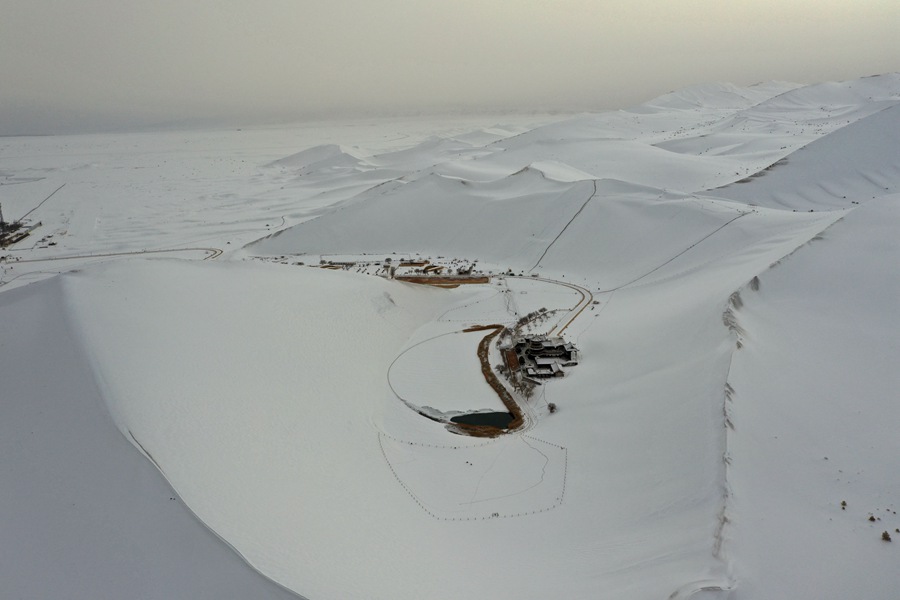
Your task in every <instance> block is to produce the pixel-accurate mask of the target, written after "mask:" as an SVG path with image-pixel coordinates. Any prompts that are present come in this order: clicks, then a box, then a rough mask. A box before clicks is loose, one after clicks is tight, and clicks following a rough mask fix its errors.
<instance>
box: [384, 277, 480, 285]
mask: <svg viewBox="0 0 900 600" xmlns="http://www.w3.org/2000/svg"><path fill="white" fill-rule="evenodd" d="M394 279H396V280H397V281H405V282H407V283H418V284H420V285H434V286H437V287H457V286H460V285H467V284H472V283H490V282H491V278H490V277H489V276H487V275H472V276H469V275H464V276H451V275H447V276H440V275H398V276H396V277H394Z"/></svg>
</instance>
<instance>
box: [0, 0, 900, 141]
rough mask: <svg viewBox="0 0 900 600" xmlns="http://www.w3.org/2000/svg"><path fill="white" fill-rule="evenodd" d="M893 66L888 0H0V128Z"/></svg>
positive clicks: (579, 103) (898, 51) (281, 113)
mask: <svg viewBox="0 0 900 600" xmlns="http://www.w3.org/2000/svg"><path fill="white" fill-rule="evenodd" d="M897 70H900V0H540V1H539V0H477V1H475V0H442V1H435V0H418V1H412V0H330V1H325V0H253V1H251V0H178V1H175V0H142V1H140V2H138V1H136V0H0V134H10V133H46V132H54V131H74V130H91V129H106V128H120V127H128V128H132V127H142V126H145V125H147V124H151V123H155V122H170V121H182V120H189V119H203V118H209V119H213V120H222V119H226V120H234V121H235V122H242V123H251V122H254V121H270V120H273V119H277V118H289V117H301V118H302V117H310V116H332V115H336V116H340V115H350V114H373V113H388V114H393V113H407V112H411V111H420V110H423V111H439V110H441V109H457V108H470V109H472V110H486V109H487V110H496V109H575V110H587V109H605V108H619V107H625V106H628V105H630V104H634V103H637V102H640V101H643V100H646V99H649V98H651V97H653V96H656V95H658V94H660V93H663V92H666V91H668V90H671V89H677V88H681V87H684V86H687V85H691V84H694V83H703V82H711V81H730V82H733V83H736V84H740V85H746V84H750V83H754V82H757V81H761V80H771V79H780V80H789V81H798V82H816V81H826V80H841V79H849V78H854V77H858V76H861V75H867V74H873V73H883V72H888V71H897Z"/></svg>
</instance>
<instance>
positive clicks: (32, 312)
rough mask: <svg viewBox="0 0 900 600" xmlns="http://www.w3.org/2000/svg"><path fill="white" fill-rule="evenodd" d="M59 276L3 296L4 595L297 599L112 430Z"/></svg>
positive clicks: (0, 554) (0, 452)
mask: <svg viewBox="0 0 900 600" xmlns="http://www.w3.org/2000/svg"><path fill="white" fill-rule="evenodd" d="M62 287H63V286H62V285H61V281H60V280H59V279H55V280H51V281H46V282H41V283H38V284H35V285H33V286H28V287H27V288H23V289H19V290H13V291H11V292H8V293H4V294H2V295H0V313H2V315H3V318H2V319H0V364H2V368H3V378H2V383H0V392H2V394H0V481H2V485H0V506H2V507H3V510H2V517H0V539H2V540H3V542H2V543H0V581H2V582H3V584H2V589H3V592H2V595H3V596H4V597H6V598H148V599H150V598H154V599H159V600H163V599H166V598H185V597H189V598H209V599H216V598H233V599H235V600H238V599H244V598H272V599H275V598H280V599H285V598H296V597H297V596H296V595H295V594H293V593H291V592H289V591H287V590H285V589H283V588H281V587H280V586H278V585H276V584H275V583H273V582H271V581H269V580H267V579H265V578H264V577H262V576H260V575H259V573H257V572H256V571H254V570H253V569H251V568H250V567H249V566H248V565H247V564H246V563H245V562H244V561H243V560H242V559H241V558H240V557H239V555H238V554H236V553H235V552H233V551H232V549H231V548H229V547H228V546H227V545H225V544H224V543H222V540H220V539H219V538H217V537H216V536H215V535H213V534H212V533H211V532H210V531H209V530H208V529H207V528H206V527H204V525H203V524H202V523H201V522H200V521H198V520H197V519H196V518H195V517H194V515H193V514H191V512H190V510H189V509H188V508H187V507H185V505H184V504H183V503H182V502H181V501H180V500H179V499H178V497H177V496H176V494H175V493H174V492H173V491H172V489H171V488H170V487H169V485H168V484H167V483H166V482H165V480H164V479H163V478H162V477H160V474H159V472H158V471H157V469H156V467H154V465H153V464H152V463H151V462H150V461H148V460H145V459H144V457H142V456H140V455H139V454H138V453H136V452H135V450H134V448H133V447H132V446H131V444H130V442H131V440H129V439H126V437H123V436H122V435H121V434H120V433H119V432H118V431H117V430H116V428H115V425H114V424H113V422H112V420H111V419H110V417H109V413H108V411H107V409H106V406H105V405H104V403H103V399H102V398H101V396H100V392H99V390H98V389H97V385H96V383H95V379H94V373H93V372H92V371H91V369H90V366H89V364H88V363H87V361H86V360H85V357H84V354H83V351H82V347H81V346H80V344H78V343H77V341H76V338H75V337H74V336H73V334H72V331H71V329H72V327H71V321H70V319H69V318H68V315H67V314H66V312H67V302H66V300H65V295H64V292H63V289H62Z"/></svg>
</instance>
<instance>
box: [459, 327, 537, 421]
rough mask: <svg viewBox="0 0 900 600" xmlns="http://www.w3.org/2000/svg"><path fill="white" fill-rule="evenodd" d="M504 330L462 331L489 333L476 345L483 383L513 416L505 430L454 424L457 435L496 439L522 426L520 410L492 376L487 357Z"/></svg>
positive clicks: (483, 328)
mask: <svg viewBox="0 0 900 600" xmlns="http://www.w3.org/2000/svg"><path fill="white" fill-rule="evenodd" d="M504 329H505V328H504V326H503V325H476V326H474V327H469V328H468V329H464V330H463V332H464V333H471V332H473V331H490V333H489V334H487V335H486V336H484V338H482V340H481V341H480V342H479V343H478V360H479V361H481V373H482V374H483V375H484V379H485V381H487V384H488V385H489V386H491V389H493V390H494V391H495V392H496V393H497V395H498V396H499V397H500V401H501V402H503V406H505V407H506V410H508V411H509V412H510V414H511V415H512V416H513V418H512V421H510V422H509V425H508V426H507V428H506V429H499V428H497V427H488V426H485V425H466V424H465V423H454V426H455V427H454V430H457V432H458V433H465V434H466V435H471V436H473V437H497V436H498V435H500V434H502V433H507V432H510V431H515V430H516V429H518V428H519V427H521V426H522V424H523V423H524V421H525V419H524V417H523V415H522V409H521V408H519V404H518V403H517V402H516V401H515V399H514V398H513V397H512V394H510V393H509V390H507V389H506V388H505V387H504V386H503V384H502V383H500V380H499V379H497V376H496V375H495V374H494V371H493V369H491V361H490V358H489V356H488V350H489V349H490V347H491V342H492V341H494V338H495V337H497V336H498V335H500V332H501V331H503V330H504Z"/></svg>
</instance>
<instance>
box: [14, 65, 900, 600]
mask: <svg viewBox="0 0 900 600" xmlns="http://www.w3.org/2000/svg"><path fill="white" fill-rule="evenodd" d="M0 204H2V208H3V211H4V213H3V214H4V217H5V218H6V219H7V220H12V219H17V218H20V217H21V216H23V215H26V214H27V217H28V219H29V221H30V222H31V223H32V224H33V223H37V222H40V226H39V227H38V228H36V229H35V230H34V231H33V232H32V233H31V235H30V236H29V237H27V238H25V239H24V240H21V241H18V242H16V243H14V244H12V245H10V246H9V247H7V248H2V249H0V269H2V271H0V411H2V412H0V447H2V449H3V452H0V507H2V513H0V539H2V540H3V542H2V543H0V581H3V582H4V583H3V587H4V588H5V589H6V590H7V595H8V596H9V597H11V598H49V597H68V598H98V597H140V598H172V597H190V598H269V597H271V598H282V597H284V598H289V597H295V595H299V596H301V597H304V598H309V599H310V600H319V599H323V600H324V599H328V598H335V599H337V598H340V599H347V598H359V599H375V598H378V599H386V600H387V599H390V600H403V599H411V600H412V599H420V598H448V599H451V598H452V599H459V598H517V599H524V598H548V597H549V598H585V599H586V598H617V599H620V598H634V599H659V600H665V599H667V598H668V599H683V598H689V597H694V598H719V599H723V600H724V599H725V598H730V599H732V600H748V599H760V600H763V599H769V598H776V597H789V598H810V599H813V598H816V599H819V598H835V599H837V598H846V597H865V598H885V599H887V598H894V597H896V594H897V590H898V589H900V569H897V568H896V567H897V564H898V557H900V554H898V552H900V517H898V516H897V514H896V510H897V509H898V508H900V481H898V479H897V477H896V474H897V473H898V471H900V435H898V433H900V432H898V423H900V403H898V402H897V400H896V390H897V389H900V375H898V372H897V369H896V367H895V365H896V364H897V363H898V359H900V351H898V346H897V339H898V334H900V309H898V306H900V302H898V301H900V242H898V240H900V235H898V233H900V75H898V74H887V75H881V76H875V77H869V78H863V79H859V80H853V81H848V82H842V83H827V84H819V85H809V86H800V85H796V84H788V83H769V84H763V85H758V86H753V87H749V88H739V87H736V86H732V85H727V84H716V85H712V84H711V85H704V86H697V87H694V88H690V89H687V90H682V91H679V92H673V93H670V94H667V95H665V96H662V97H660V98H657V99H655V100H652V101H650V102H647V103H645V104H642V105H640V106H637V107H633V108H631V109H628V110H621V111H615V112H607V113H599V114H590V115H580V116H576V117H571V118H560V117H559V116H556V117H554V116H551V115H532V116H526V117H507V118H505V119H504V122H503V123H502V124H493V123H485V122H484V121H483V120H479V119H478V118H476V117H469V118H466V119H462V118H460V119H458V120H456V121H436V120H430V121H429V120H426V119H420V120H411V121H400V120H383V121H377V122H354V123H322V124H315V125H305V126H294V127H289V128H283V129H245V130H243V131H240V130H238V131H202V132H159V133H145V134H118V135H90V136H67V137H58V136H48V137H33V138H29V137H11V138H0ZM401 264H406V265H409V266H407V267H399V268H401V269H402V268H407V269H409V270H410V273H412V272H413V271H414V270H415V269H419V270H422V269H425V265H430V267H428V268H431V269H434V272H433V273H424V274H420V273H416V276H420V277H427V276H436V275H441V276H445V277H447V278H448V279H447V281H449V282H450V284H452V285H449V286H448V285H445V286H444V287H440V286H433V285H416V284H413V283H408V282H403V281H400V280H398V279H396V278H392V275H395V276H396V275H397V272H396V269H397V268H398V265H401ZM461 273H465V275H460V274H461ZM471 274H475V275H478V276H479V277H483V278H484V279H486V280H487V282H486V283H485V282H472V283H470V282H465V281H463V283H465V284H463V285H458V286H457V285H456V283H458V281H457V280H454V279H452V278H453V277H465V276H470V275H471ZM527 315H540V316H539V318H533V319H532V321H530V322H529V324H528V325H527V328H528V329H529V331H530V332H531V333H537V334H540V333H546V334H552V335H562V336H564V338H565V340H566V341H568V342H572V343H574V344H576V345H577V347H578V350H579V360H578V364H577V366H574V367H571V368H567V370H566V372H565V376H564V377H560V378H557V379H554V380H552V381H550V380H545V381H542V382H539V383H540V385H537V386H536V387H535V388H534V393H533V395H531V397H530V398H526V397H525V396H523V395H522V394H518V395H517V402H519V403H520V405H521V409H522V412H523V425H522V426H521V427H520V428H517V429H516V430H515V431H511V432H505V433H502V434H500V435H497V436H495V437H472V436H467V435H460V432H459V431H454V430H453V428H452V427H448V426H447V423H446V422H442V419H443V418H444V417H449V416H451V415H457V414H460V413H465V412H472V411H474V412H478V411H484V412H487V411H498V410H504V409H503V404H502V403H501V401H500V399H499V398H498V395H497V394H496V393H495V390H494V389H492V388H491V386H490V385H489V384H488V382H487V381H486V379H485V376H484V374H483V373H482V367H481V366H480V364H479V358H478V356H477V355H476V350H477V348H478V345H479V340H481V339H482V338H483V337H484V336H483V333H482V334H479V333H476V332H474V331H472V330H471V328H472V327H473V326H487V325H493V324H498V325H503V326H507V327H510V328H512V327H514V326H515V325H516V323H521V322H522V321H523V320H527V318H526V319H523V317H527ZM500 356H501V355H500V351H499V350H498V349H496V348H494V349H492V350H491V354H490V358H491V361H490V362H491V364H498V363H500V362H501V358H500ZM495 368H496V367H495ZM498 371H499V370H498ZM551 405H552V406H553V407H554V409H555V410H554V411H552V412H551V410H550V407H551ZM160 474H161V475H162V477H160ZM870 517H871V519H874V520H870ZM883 533H887V534H889V535H892V536H893V540H894V541H893V542H888V541H885V540H884V539H882V535H883Z"/></svg>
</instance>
